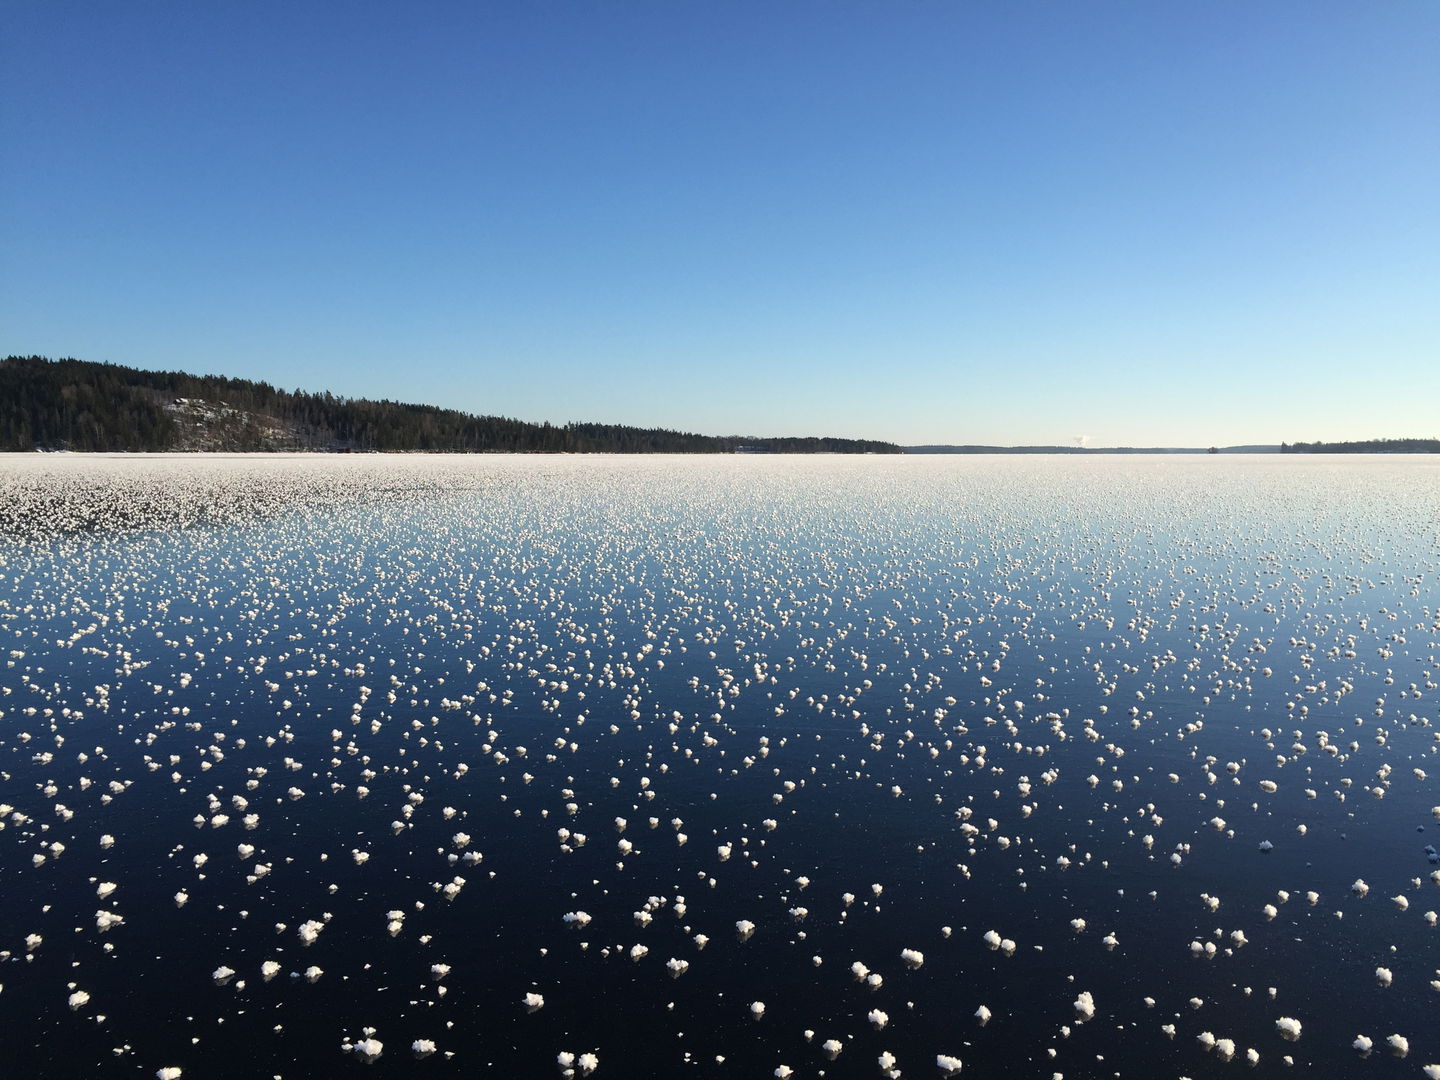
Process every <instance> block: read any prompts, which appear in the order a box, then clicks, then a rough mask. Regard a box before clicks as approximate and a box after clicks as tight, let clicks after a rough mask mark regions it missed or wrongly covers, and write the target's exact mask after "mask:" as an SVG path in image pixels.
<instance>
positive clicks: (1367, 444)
mask: <svg viewBox="0 0 1440 1080" xmlns="http://www.w3.org/2000/svg"><path fill="white" fill-rule="evenodd" d="M1280 452H1281V453H1282V454H1440V439H1365V440H1362V441H1360V442H1332V443H1326V442H1309V443H1306V442H1297V443H1281V444H1280Z"/></svg>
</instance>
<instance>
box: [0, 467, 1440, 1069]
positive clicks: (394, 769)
mask: <svg viewBox="0 0 1440 1080" xmlns="http://www.w3.org/2000/svg"><path fill="white" fill-rule="evenodd" d="M1437 572H1440V467H1437V462H1436V460H1435V458H1433V457H1399V456H1397V457H1303V456H1302V457H1291V456H1284V457H1281V456H1273V457H1271V456H1266V457H1232V456H1220V457H1208V456H1196V457H1191V456H1184V457H1068V456H1067V457H902V458H888V457H865V458H850V457H765V456H737V457H724V458H710V457H681V458H673V457H633V458H630V457H593V458H568V457H426V456H414V457H409V456H407V457H365V456H361V457H314V456H300V457H223V456H213V457H210V456H197V457H186V458H164V457H144V456H114V457H110V456H88V455H25V456H21V455H9V456H0V661H3V665H4V666H3V667H0V882H3V902H0V1033H3V1034H0V1047H3V1053H4V1055H5V1059H6V1062H7V1065H6V1069H7V1074H8V1075H14V1076H24V1077H32V1076H33V1077H73V1076H134V1077H153V1076H156V1075H157V1071H159V1070H165V1069H180V1070H183V1072H180V1073H173V1072H172V1073H169V1074H167V1075H169V1076H183V1077H186V1078H189V1077H196V1078H199V1077H259V1076H278V1077H287V1078H292V1077H293V1078H303V1077H315V1076H339V1075H347V1074H354V1075H357V1076H376V1075H388V1074H397V1075H398V1074H404V1075H407V1076H409V1075H414V1076H426V1075H434V1076H436V1077H441V1076H467V1077H469V1076H494V1077H529V1076H536V1077H557V1076H562V1075H564V1074H565V1073H566V1070H569V1072H570V1074H572V1075H575V1076H580V1075H585V1074H587V1073H588V1072H594V1074H595V1075H597V1076H600V1077H605V1076H613V1077H671V1076H687V1075H693V1076H696V1077H762V1078H763V1077H771V1076H781V1077H784V1076H787V1075H793V1076H795V1077H797V1078H798V1077H819V1076H829V1077H841V1076H844V1077H848V1076H866V1077H868V1076H881V1075H886V1074H887V1073H888V1074H889V1075H892V1076H901V1075H903V1076H906V1077H935V1076H940V1075H945V1073H946V1071H947V1070H950V1069H958V1068H959V1067H960V1066H961V1065H962V1064H963V1070H964V1071H963V1075H964V1076H981V1077H986V1076H993V1077H1001V1076H1005V1077H1010V1076H1026V1077H1037V1078H1047V1080H1048V1078H1051V1077H1053V1076H1056V1075H1059V1076H1062V1077H1066V1078H1079V1077H1097V1078H1098V1077H1114V1076H1121V1077H1134V1078H1136V1080H1140V1078H1147V1080H1148V1078H1152V1077H1195V1078H1200V1077H1211V1076H1229V1075H1233V1074H1235V1072H1236V1071H1237V1070H1239V1071H1242V1072H1243V1071H1245V1070H1246V1062H1247V1060H1250V1061H1251V1063H1252V1064H1253V1065H1254V1066H1255V1073H1256V1074H1258V1075H1265V1076H1270V1075H1291V1076H1342V1075H1343V1076H1364V1077H1375V1078H1381V1077H1421V1076H1424V1075H1425V1073H1424V1071H1423V1070H1424V1069H1425V1067H1426V1066H1427V1065H1428V1064H1429V1063H1431V1062H1437V1061H1440V1029H1437V1026H1436V1024H1435V1017H1436V1015H1437V1008H1440V947H1437V942H1440V938H1437V936H1436V935H1437V933H1440V930H1437V929H1436V927H1435V923H1436V914H1435V911H1436V909H1437V908H1440V857H1436V856H1434V854H1433V851H1434V848H1433V847H1431V848H1430V850H1429V851H1427V845H1437V844H1440V820H1437V817H1440V783H1437V775H1440V756H1437V754H1440V741H1437V739H1440V723H1437V717H1436V708H1435V703H1436V701H1437V700H1440V686H1437V682H1440V678H1437V676H1440V666H1437V665H1440V660H1437V652H1440V589H1437V587H1436V581H1437V577H1436V575H1437ZM1357 1039H1358V1040H1360V1042H1359V1047H1360V1048H1357V1045H1356V1042H1357ZM1366 1040H1368V1041H1369V1042H1370V1044H1371V1047H1372V1048H1371V1049H1370V1050H1369V1051H1368V1053H1366V1052H1364V1051H1363V1047H1364V1045H1365V1041H1366ZM417 1058H418V1059H419V1060H417ZM787 1070H788V1071H787ZM1432 1076H1440V1070H1436V1072H1435V1073H1433V1074H1432Z"/></svg>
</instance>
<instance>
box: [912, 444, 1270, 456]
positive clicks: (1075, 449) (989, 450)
mask: <svg viewBox="0 0 1440 1080" xmlns="http://www.w3.org/2000/svg"><path fill="white" fill-rule="evenodd" d="M904 450H905V453H907V454H1278V453H1280V447H1279V446H1277V445H1275V444H1273V443H1272V444H1269V445H1263V444H1257V445H1253V446H1218V447H1199V446H977V445H967V446H907V447H905V448H904Z"/></svg>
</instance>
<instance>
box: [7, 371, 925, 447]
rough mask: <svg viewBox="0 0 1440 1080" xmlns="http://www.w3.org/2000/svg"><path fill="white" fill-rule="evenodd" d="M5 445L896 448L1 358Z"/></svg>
mask: <svg viewBox="0 0 1440 1080" xmlns="http://www.w3.org/2000/svg"><path fill="white" fill-rule="evenodd" d="M0 450H7V451H15V450H22V451H28V450H84V451H130V452H156V451H198V450H222V451H231V452H247V451H281V450H285V451H324V452H336V451H342V452H343V451H357V452H368V451H427V452H469V453H474V452H492V453H693V454H726V453H737V452H749V453H786V454H804V453H832V454H898V453H900V447H898V446H896V445H895V444H894V443H886V442H873V441H869V440H862V439H836V438H813V437H796V438H769V439H767V438H755V437H751V436H721V437H717V436H709V435H693V434H689V433H687V432H680V431H668V430H666V429H664V428H635V427H625V426H622V425H618V424H588V423H574V424H566V425H564V426H555V425H552V424H549V423H544V424H531V423H527V422H526V421H523V420H512V419H509V418H507V417H502V416H473V415H471V414H469V413H464V412H459V411H457V410H455V409H442V408H438V407H436V406H434V405H411V404H405V403H402V402H396V401H369V400H366V399H364V398H343V397H336V396H335V395H333V394H330V393H319V394H314V393H304V392H301V391H299V390H296V391H293V392H292V391H288V390H280V389H277V388H276V387H273V386H271V385H270V384H268V383H264V382H253V381H251V380H249V379H231V378H226V377H224V376H220V375H189V374H186V373H184V372H178V371H142V370H140V369H137V368H130V367H122V366H120V365H117V364H98V363H92V362H89V361H83V360H71V359H65V360H48V359H46V358H45V357H40V356H10V357H7V358H6V359H4V360H0Z"/></svg>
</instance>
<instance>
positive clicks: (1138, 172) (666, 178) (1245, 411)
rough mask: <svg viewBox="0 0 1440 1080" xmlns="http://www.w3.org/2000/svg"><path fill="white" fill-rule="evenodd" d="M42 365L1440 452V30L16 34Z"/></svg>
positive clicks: (673, 418)
mask: <svg viewBox="0 0 1440 1080" xmlns="http://www.w3.org/2000/svg"><path fill="white" fill-rule="evenodd" d="M0 155H3V156H0V210H3V218H0V349H3V350H4V351H5V352H19V353H26V354H29V353H39V354H42V355H49V356H62V355H70V356H76V357H79V358H82V359H88V360H109V361H113V362H116V363H123V364H132V365H136V366H140V367H160V368H181V369H187V370H191V371H197V372H218V373H223V374H227V375H234V376H241V377H249V378H258V379H265V380H268V381H270V382H273V383H276V384H278V385H281V386H284V387H287V388H293V387H297V386H298V387H302V388H305V389H315V390H319V389H329V390H333V391H335V392H336V393H339V394H344V395H347V396H355V397H360V396H367V397H390V398H395V399H401V400H410V401H422V402H429V403H436V404H443V405H450V406H455V407H458V408H463V409H467V410H470V411H474V412H482V413H500V414H504V415H509V416H517V417H521V418H524V419H530V420H545V419H548V420H551V421H555V422H564V421H567V420H598V421H606V422H616V423H632V424H641V425H647V426H649V425H662V426H667V427H675V428H682V429H685V430H693V431H701V432H706V433H712V434H720V433H745V434H760V435H769V434H783V433H792V434H820V433H828V434H838V435H852V436H862V437H874V438H884V439H893V440H896V441H900V442H904V443H920V442H985V443H1057V442H1058V443H1063V442H1069V441H1071V440H1073V439H1074V438H1076V437H1078V436H1081V435H1084V436H1088V437H1089V440H1090V442H1091V444H1093V445H1157V444H1158V445H1206V444H1210V443H1221V444H1233V443H1247V442H1278V441H1280V440H1281V439H1292V440H1293V439H1311V438H1327V439H1328V438H1335V439H1340V438H1365V437H1371V436H1377V435H1440V419H1437V417H1440V3H1436V2H1435V0H1394V2H1387V0H1378V2H1373V3H1371V2H1361V0H1353V2H1345V3H1338V2H1329V0H1273V2H1272V0H1262V2H1257V0H1234V2H1232V0H1204V2H1200V0H1195V2H1180V0H1175V2H1156V0H1136V2H1103V0H1096V2H1082V3H1070V2H1045V3H1035V2H1026V0H989V2H981V0H944V2H940V0H914V2H911V0H887V2H884V3H858V2H845V0H825V2H814V3H807V2H786V0H764V2H745V0H725V2H721V0H706V2H698V0H693V2H692V0H656V2H642V0H614V2H602V0H568V2H563V3H562V2H547V0H537V2H524V3H522V2H519V0H516V2H511V3H481V2H460V0H456V2H453V3H433V2H430V3H426V2H416V3H397V2H393V0H387V2H383V3H378V2H359V0H347V2H333V3H306V2H303V0H284V2H272V0H244V2H232V0H204V2H195V0H184V2H170V0H127V2H124V3H109V2H103V3H102V2H96V0H87V2H84V3H71V2H68V0H0Z"/></svg>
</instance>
